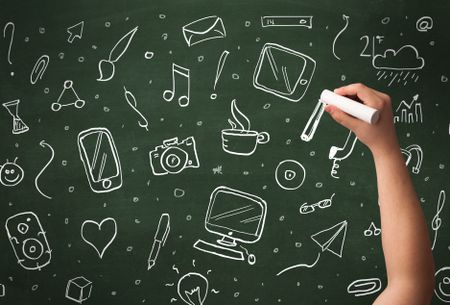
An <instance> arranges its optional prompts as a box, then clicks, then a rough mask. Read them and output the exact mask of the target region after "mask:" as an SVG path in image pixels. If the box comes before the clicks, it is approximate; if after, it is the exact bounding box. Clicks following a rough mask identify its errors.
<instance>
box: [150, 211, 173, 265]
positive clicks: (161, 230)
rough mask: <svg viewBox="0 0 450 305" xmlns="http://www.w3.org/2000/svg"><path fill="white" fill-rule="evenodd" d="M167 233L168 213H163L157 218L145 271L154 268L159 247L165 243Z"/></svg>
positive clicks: (168, 227)
mask: <svg viewBox="0 0 450 305" xmlns="http://www.w3.org/2000/svg"><path fill="white" fill-rule="evenodd" d="M169 232H170V215H169V214H168V213H163V214H162V215H161V217H160V218H159V222H158V228H157V229H156V233H155V236H154V237H153V244H152V250H151V251H150V254H149V256H148V260H147V270H150V269H151V268H152V267H153V266H155V264H156V259H157V258H158V255H159V251H160V250H161V247H163V246H164V244H165V243H166V240H167V237H168V236H169Z"/></svg>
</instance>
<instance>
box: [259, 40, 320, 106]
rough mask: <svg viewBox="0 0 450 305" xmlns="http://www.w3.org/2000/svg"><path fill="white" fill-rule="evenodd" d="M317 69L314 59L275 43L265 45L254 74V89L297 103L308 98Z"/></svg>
mask: <svg viewBox="0 0 450 305" xmlns="http://www.w3.org/2000/svg"><path fill="white" fill-rule="evenodd" d="M315 69H316V61H315V60H314V59H312V58H311V57H309V56H307V55H305V54H302V53H300V52H298V51H295V50H291V49H288V48H286V47H283V46H281V45H278V44H275V43H266V44H265V45H264V47H263V48H262V50H261V54H260V56H259V60H258V63H257V64H256V68H255V72H254V73H253V86H254V87H255V88H257V89H260V90H262V91H265V92H268V93H271V94H273V95H276V96H278V97H281V98H283V99H286V100H289V101H292V102H298V101H300V100H301V99H302V98H303V96H304V95H305V93H306V90H307V89H308V87H309V84H310V82H311V79H312V77H313V75H314V71H315Z"/></svg>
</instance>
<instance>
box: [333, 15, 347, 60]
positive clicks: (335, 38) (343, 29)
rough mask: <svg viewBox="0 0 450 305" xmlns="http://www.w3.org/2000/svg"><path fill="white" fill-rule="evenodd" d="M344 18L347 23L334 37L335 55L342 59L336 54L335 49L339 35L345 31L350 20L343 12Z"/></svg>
mask: <svg viewBox="0 0 450 305" xmlns="http://www.w3.org/2000/svg"><path fill="white" fill-rule="evenodd" d="M342 19H344V21H345V25H344V27H343V28H342V30H340V31H339V33H337V35H336V37H334V40H333V55H334V57H336V58H337V59H339V60H341V58H340V57H339V56H337V55H336V50H335V47H336V41H337V39H338V38H339V36H341V34H342V33H344V31H345V30H346V29H347V27H348V21H349V20H350V17H349V16H347V15H345V14H343V15H342Z"/></svg>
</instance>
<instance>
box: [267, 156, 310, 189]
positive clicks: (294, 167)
mask: <svg viewBox="0 0 450 305" xmlns="http://www.w3.org/2000/svg"><path fill="white" fill-rule="evenodd" d="M305 178H306V171H305V168H304V167H303V165H302V164H301V163H300V162H298V161H296V160H283V161H281V162H280V163H278V165H277V167H276V169H275V181H276V182H277V184H278V186H279V187H281V188H282V189H283V190H287V191H293V190H296V189H298V188H299V187H301V186H302V185H303V182H305Z"/></svg>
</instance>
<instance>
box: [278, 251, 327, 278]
mask: <svg viewBox="0 0 450 305" xmlns="http://www.w3.org/2000/svg"><path fill="white" fill-rule="evenodd" d="M319 258H320V252H319V253H317V258H316V260H315V261H314V262H313V263H312V264H310V265H308V264H297V265H292V266H290V267H287V268H284V269H283V270H281V271H280V272H278V273H277V276H280V275H282V274H283V273H285V272H286V271H289V270H292V269H296V268H312V267H314V266H315V265H316V264H317V262H318V261H319Z"/></svg>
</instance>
